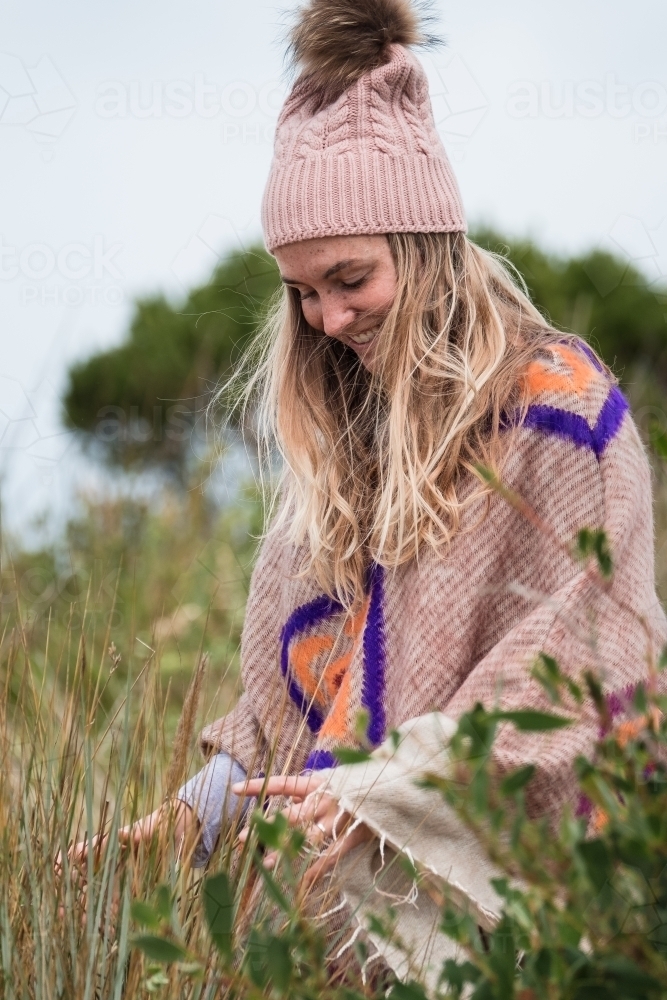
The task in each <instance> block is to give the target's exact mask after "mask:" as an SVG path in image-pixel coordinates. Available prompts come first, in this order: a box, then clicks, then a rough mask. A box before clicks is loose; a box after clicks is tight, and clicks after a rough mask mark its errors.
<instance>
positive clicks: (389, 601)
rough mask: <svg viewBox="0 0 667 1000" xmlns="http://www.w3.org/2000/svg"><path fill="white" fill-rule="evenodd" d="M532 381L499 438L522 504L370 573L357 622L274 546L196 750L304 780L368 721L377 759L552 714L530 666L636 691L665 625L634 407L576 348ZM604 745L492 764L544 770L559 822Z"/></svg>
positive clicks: (509, 735) (519, 751)
mask: <svg viewBox="0 0 667 1000" xmlns="http://www.w3.org/2000/svg"><path fill="white" fill-rule="evenodd" d="M525 381H526V387H527V391H528V399H529V405H528V408H527V410H526V411H525V414H524V416H523V418H522V419H521V422H520V425H519V426H515V427H514V429H513V430H512V431H511V432H508V435H509V436H508V442H511V446H510V449H509V452H508V454H507V457H506V461H505V464H504V467H503V473H502V479H503V484H504V485H505V486H507V487H508V488H509V489H510V490H512V491H514V492H515V493H516V494H518V495H520V497H521V498H522V500H523V502H524V504H525V505H527V506H525V507H524V509H517V505H516V504H512V503H510V502H508V499H507V494H505V495H504V496H503V495H502V493H501V492H497V491H496V492H493V493H492V495H491V496H490V497H486V498H481V499H480V500H479V502H478V503H477V502H476V503H474V504H472V505H471V506H470V507H468V508H467V509H466V510H465V513H464V515H463V518H462V524H461V530H460V531H459V532H458V533H457V534H456V535H455V537H454V539H453V540H452V542H451V544H450V545H449V547H448V549H447V550H446V551H444V552H442V553H440V554H438V553H436V552H434V551H432V550H431V549H430V548H425V549H424V551H423V552H422V553H421V554H420V557H419V559H417V560H413V561H412V562H410V563H408V564H406V565H403V566H401V567H399V568H398V569H392V570H388V569H384V568H383V567H381V566H379V565H374V566H372V567H371V570H370V572H369V593H368V598H367V600H366V602H365V604H364V606H363V607H362V608H361V610H360V611H359V612H358V613H356V614H354V615H352V614H350V613H347V612H346V611H345V610H344V609H343V608H342V607H341V605H339V604H338V603H337V602H336V601H334V600H332V599H331V598H329V597H327V596H324V595H322V593H321V592H320V591H319V590H318V587H317V584H316V583H315V582H313V580H311V579H303V578H302V579H297V578H296V570H297V567H298V566H299V564H300V562H301V558H302V556H303V552H302V551H301V550H299V549H297V548H295V547H293V546H291V545H288V544H286V543H285V542H284V540H282V539H281V538H280V537H279V535H277V534H270V535H269V536H268V538H267V540H266V541H265V543H264V545H263V547H262V549H261V552H260V555H259V559H258V562H257V564H256V567H255V570H254V573H253V577H252V583H251V590H250V595H249V600H248V605H247V611H246V619H245V627H244V632H243V641H242V680H243V685H244V689H245V690H244V693H243V694H242V695H241V698H240V700H239V702H238V704H237V706H236V708H235V709H234V710H233V711H232V712H231V713H230V714H228V715H227V716H225V717H224V718H223V719H220V720H218V721H217V722H215V723H213V724H212V725H209V726H208V727H207V728H206V729H205V730H204V731H203V733H202V743H203V746H204V748H205V751H206V752H209V753H210V752H211V751H212V750H213V751H215V750H225V751H227V752H228V753H230V754H232V755H233V756H234V757H235V758H236V759H237V760H238V761H240V763H241V764H242V765H243V767H244V768H245V769H246V770H247V771H248V772H249V773H260V772H268V771H271V772H272V773H298V772H300V771H301V770H303V769H304V768H315V769H317V768H327V767H331V766H332V765H333V764H334V763H335V761H334V758H333V756H332V750H333V749H334V748H336V747H339V746H343V745H347V746H353V745H355V744H356V743H357V742H358V733H357V728H358V720H359V717H360V711H361V710H363V711H364V712H365V713H366V718H367V739H368V740H369V741H370V743H371V744H372V745H373V746H377V745H379V744H380V743H381V742H382V740H383V739H384V738H385V736H386V735H387V734H388V733H389V732H390V731H391V730H393V729H395V728H397V727H398V726H399V725H401V724H403V723H404V722H406V721H407V720H409V719H413V718H415V717H417V716H422V715H425V714H426V713H429V712H432V711H440V712H442V713H445V714H446V715H447V716H448V717H449V718H451V719H456V718H458V717H459V716H460V715H461V714H462V713H463V712H464V711H466V710H468V709H470V708H472V707H473V706H474V705H475V703H477V702H480V701H481V702H482V703H484V704H485V705H486V706H487V707H491V706H493V705H494V704H499V705H501V706H502V707H503V708H506V709H511V708H525V707H535V708H542V709H544V710H547V711H548V710H549V709H550V704H549V702H548V699H547V697H546V694H545V692H544V691H543V689H542V687H541V686H540V685H539V683H538V682H537V681H536V680H534V679H533V677H532V676H531V667H532V665H533V664H534V662H535V660H536V658H537V656H538V654H539V653H540V652H545V653H547V654H549V655H551V656H552V657H555V658H556V660H557V661H558V662H559V664H560V666H561V668H562V669H563V670H564V671H565V672H567V673H568V674H570V675H571V676H573V677H575V678H578V677H579V676H580V675H581V672H582V670H584V669H586V668H593V669H594V670H596V671H597V672H598V673H599V675H600V676H601V678H602V679H603V682H604V687H605V690H606V691H607V692H608V693H609V694H614V693H617V694H619V695H621V694H622V693H623V692H625V691H626V690H627V689H628V688H629V687H630V686H632V685H634V684H636V683H637V682H638V681H639V680H640V679H641V678H643V677H644V676H645V675H646V673H647V669H648V664H649V662H651V661H652V660H655V658H656V657H657V655H658V654H659V653H660V651H661V649H662V647H663V645H664V643H665V641H666V640H667V619H666V618H665V615H664V612H663V610H662V608H661V606H660V604H659V601H658V598H657V596H656V593H655V587H654V562H653V519H652V502H651V481H650V470H649V465H648V462H647V459H646V456H645V453H644V450H643V447H642V444H641V442H640V439H639V436H638V433H637V429H636V427H635V424H634V422H633V420H632V418H631V415H630V413H629V410H628V405H627V403H626V401H625V399H624V397H623V395H622V394H621V392H620V390H619V388H618V387H617V386H616V385H615V384H614V383H613V382H612V381H611V380H610V378H609V376H608V375H607V373H606V372H605V371H604V370H603V368H602V366H601V365H600V364H599V362H598V361H597V358H596V357H595V355H594V354H593V353H592V352H591V351H590V349H589V348H587V347H586V346H585V345H583V344H581V345H579V344H576V343H558V344H555V345H552V346H550V347H546V348H544V349H542V350H541V351H540V353H539V355H538V356H537V357H536V359H535V360H534V361H533V362H532V363H531V364H530V366H529V368H528V370H527V372H526V376H525ZM469 485H472V481H471V483H470V484H469ZM463 486H464V489H465V488H466V487H465V483H464V484H463ZM527 511H528V516H527ZM531 512H532V513H531ZM582 528H590V529H598V528H603V529H604V531H605V532H606V535H607V539H608V543H609V547H610V550H611V556H612V560H613V575H612V578H611V580H604V579H603V578H602V577H601V576H600V574H599V572H598V569H597V566H596V565H593V564H592V563H587V564H584V563H582V562H581V561H578V560H577V558H576V557H575V555H574V554H573V542H574V540H575V539H576V536H577V533H578V532H579V530H580V529H582ZM597 736H598V732H597V723H596V720H595V717H594V714H593V712H592V711H591V712H590V714H587V713H586V712H584V714H583V716H582V718H581V721H579V722H578V723H577V725H576V726H574V727H568V728H567V729H565V730H559V731H557V732H554V733H548V734H542V733H540V734H534V735H532V734H517V733H516V731H515V730H514V729H513V728H512V727H509V726H508V727H505V728H504V729H502V730H501V732H500V733H499V736H498V738H497V740H496V744H495V747H494V753H496V754H497V755H498V760H499V763H500V764H501V767H503V768H507V769H513V768H514V767H518V766H520V765H521V764H522V763H524V762H526V761H527V760H529V761H532V762H533V763H535V764H536V766H537V771H536V776H535V778H534V779H533V781H532V782H531V784H530V786H529V789H530V791H529V802H528V805H529V808H530V809H531V811H532V812H551V811H552V810H556V809H559V808H560V807H561V806H562V805H563V803H564V802H565V801H566V800H567V799H568V798H569V797H570V796H571V795H572V794H573V792H574V787H575V784H574V782H573V781H572V780H571V777H572V772H571V768H572V763H573V760H574V758H575V757H576V756H577V755H578V754H580V753H589V752H590V751H591V749H592V746H593V743H594V741H595V739H596V738H597Z"/></svg>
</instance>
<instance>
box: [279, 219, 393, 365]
mask: <svg viewBox="0 0 667 1000" xmlns="http://www.w3.org/2000/svg"><path fill="white" fill-rule="evenodd" d="M274 252H275V256H276V260H277V261H278V267H279V269H280V274H281V277H282V279H283V281H284V282H285V284H286V285H290V286H291V287H293V288H296V290H297V291H298V293H299V297H300V299H301V308H302V310H303V315H304V319H305V320H306V322H307V323H308V324H309V325H310V326H312V327H313V328H314V329H315V330H321V331H322V333H323V334H325V335H326V336H327V337H335V338H336V339H337V340H340V341H341V342H342V343H343V344H346V345H347V346H348V347H351V348H352V350H353V351H356V353H357V354H358V355H359V360H360V361H361V362H362V364H363V365H364V366H365V367H366V368H368V370H369V371H373V364H374V360H375V358H376V357H377V343H376V338H377V332H378V330H379V328H380V325H381V323H382V320H383V319H384V317H385V316H386V315H387V312H388V311H389V308H390V307H391V304H392V302H393V300H394V296H395V294H396V267H395V265H394V259H393V257H392V255H391V250H390V248H389V241H388V240H387V237H386V236H322V237H320V238H318V239H314V240H303V241H302V242H300V243H290V244H289V245H288V246H284V247H279V248H278V249H277V250H275V251H274Z"/></svg>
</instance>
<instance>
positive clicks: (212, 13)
mask: <svg viewBox="0 0 667 1000" xmlns="http://www.w3.org/2000/svg"><path fill="white" fill-rule="evenodd" d="M294 6H295V5H294V4H289V3H288V4H287V5H275V4H269V3H266V2H262V0H245V2H244V3H229V2H217V3H215V4H214V3H212V2H210V0H190V2H189V3H188V4H185V3H182V2H176V0H160V3H158V2H156V0H132V2H129V0H114V3H113V4H111V3H102V2H100V0H85V2H84V0H60V2H54V0H51V2H50V3H47V2H46V0H20V2H18V0H5V2H4V4H3V8H2V13H0V29H1V30H0V39H1V41H0V47H1V49H2V52H0V240H1V242H0V323H1V325H0V499H1V502H2V516H3V522H4V526H5V529H6V530H9V531H11V532H14V533H16V532H19V533H23V534H25V535H26V537H27V536H28V535H29V533H30V525H32V524H33V522H34V521H35V518H37V517H38V516H40V515H44V516H45V517H46V523H47V524H49V523H51V524H55V525H57V524H61V523H62V521H63V519H64V518H66V516H67V515H68V513H70V512H71V511H72V510H73V509H74V503H75V497H76V495H77V492H78V491H80V490H94V489H101V488H105V489H107V488H108V487H109V479H108V477H106V478H105V477H103V476H102V475H101V473H100V472H99V470H96V469H95V467H94V466H93V465H91V463H90V462H89V461H87V460H86V459H85V458H83V457H82V455H81V453H80V452H79V450H78V448H77V447H76V445H75V444H74V442H73V441H72V438H71V436H70V435H68V434H66V433H64V432H63V429H62V425H61V422H60V416H59V414H60V404H59V398H60V395H61V393H62V389H63V386H64V384H65V380H66V373H67V369H68V366H69V365H71V364H72V363H74V362H76V361H77V360H81V359H83V358H86V357H87V356H89V355H90V354H92V353H94V352H96V351H97V350H99V349H101V348H104V347H107V346H110V345H113V344H116V343H118V342H120V341H121V340H122V338H123V337H124V336H125V334H126V332H127V329H128V325H129V321H130V318H131V315H132V304H133V301H134V300H135V299H136V297H137V296H142V295H147V294H152V293H157V292H163V293H164V294H166V295H168V296H169V297H170V298H172V299H173V300H174V301H178V299H179V297H181V296H182V295H183V294H184V292H185V290H186V289H187V288H189V287H191V286H192V285H193V284H195V283H196V282H198V281H202V280H205V279H206V277H207V276H208V275H209V274H210V272H211V270H212V268H213V266H214V264H215V263H216V261H217V259H218V257H219V256H220V254H222V253H224V252H225V250H228V249H230V248H231V247H238V246H247V245H249V244H251V243H252V242H253V241H256V240H260V239H261V230H260V225H259V206H260V199H261V194H262V189H263V186H264V181H265V178H266V175H267V172H268V168H269V163H270V158H271V146H272V133H273V128H274V124H275V120H276V117H277V113H278V109H279V107H280V103H281V101H282V99H283V97H284V95H285V93H286V87H287V85H288V80H287V77H286V74H285V66H284V61H283V48H284V46H283V42H282V40H281V39H282V35H283V32H284V25H285V21H286V17H288V16H289V12H290V10H293V9H294ZM433 6H434V11H435V13H436V14H437V15H438V19H439V30H440V33H441V34H442V35H443V36H444V37H445V39H446V45H445V46H444V47H442V48H441V49H438V50H434V51H431V52H429V53H426V54H424V56H423V61H424V63H425V65H426V68H427V72H428V75H429V80H430V84H431V96H432V102H433V107H434V114H435V118H436V123H437V126H438V129H439V131H440V134H441V135H442V138H443V141H444V143H445V146H446V148H447V150H448V153H449V155H450V157H451V160H452V163H453V165H454V169H455V172H456V174H457V177H458V180H459V184H460V187H461V191H462V195H463V201H464V204H465V206H466V211H467V215H468V219H469V222H470V224H471V225H472V226H475V225H480V224H491V225H494V226H495V227H496V228H498V229H499V230H500V231H501V232H503V233H506V234H507V235H508V236H510V235H515V236H516V235H527V236H530V237H532V238H534V239H535V240H536V241H538V242H539V243H540V244H541V245H542V246H544V247H545V248H548V249H551V250H553V251H556V252H559V253H577V252H580V251H584V250H587V249H590V248H592V247H605V248H608V249H612V250H613V251H614V252H616V253H618V254H619V255H621V256H625V257H626V258H627V259H630V260H634V261H635V263H637V264H638V265H639V266H640V267H641V268H642V269H644V270H645V271H646V273H647V274H648V275H649V276H650V278H651V280H655V281H656V282H659V281H660V280H664V281H667V59H666V58H665V50H664V39H665V38H666V37H667V4H666V3H665V2H664V0H635V2H634V3H628V2H627V0H576V2H575V0H561V2H560V3H559V4H555V3H550V4H545V3H539V4H538V3H535V2H534V0H533V2H529V0H502V2H500V3H499V2H497V0H496V2H492V0H467V2H466V3H458V4H455V3H453V2H450V0H435V3H434V5H433Z"/></svg>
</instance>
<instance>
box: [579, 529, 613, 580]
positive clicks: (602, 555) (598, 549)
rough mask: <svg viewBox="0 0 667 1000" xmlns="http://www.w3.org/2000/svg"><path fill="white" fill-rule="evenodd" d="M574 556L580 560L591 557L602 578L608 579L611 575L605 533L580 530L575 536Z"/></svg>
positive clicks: (596, 530) (609, 555)
mask: <svg viewBox="0 0 667 1000" xmlns="http://www.w3.org/2000/svg"><path fill="white" fill-rule="evenodd" d="M574 554H575V557H576V558H578V559H581V560H585V559H588V558H589V557H591V556H593V557H594V558H595V559H596V561H597V564H598V569H599V570H600V573H601V574H602V576H605V577H610V576H611V575H612V570H613V566H612V561H611V552H610V551H609V543H608V541H607V535H606V533H605V532H604V531H603V530H602V529H601V528H597V529H592V528H582V529H581V531H580V532H579V533H578V534H577V540H576V543H575V546H574Z"/></svg>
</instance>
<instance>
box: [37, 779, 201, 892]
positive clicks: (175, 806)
mask: <svg viewBox="0 0 667 1000" xmlns="http://www.w3.org/2000/svg"><path fill="white" fill-rule="evenodd" d="M172 824H173V834H174V841H175V844H176V845H177V850H181V849H182V846H183V844H190V843H192V842H193V840H192V838H193V837H194V834H195V825H196V828H198V826H199V823H198V821H197V819H196V817H195V814H194V811H193V810H192V809H191V808H190V806H189V805H188V804H187V803H186V802H181V801H180V799H179V800H176V801H174V802H171V803H169V802H167V803H165V804H164V805H161V806H160V807H159V809H156V810H155V811H154V812H152V813H150V814H149V815H148V816H143V817H142V818H141V819H138V820H136V822H135V823H132V824H131V825H129V826H124V827H121V829H120V830H119V831H118V841H119V843H120V845H121V847H123V848H130V849H132V850H134V851H137V850H138V849H139V847H140V845H141V844H142V843H143V842H144V841H149V840H151V839H152V838H153V837H155V836H157V835H158V834H159V833H163V834H164V833H166V831H167V829H168V828H169V825H172ZM108 840H109V835H108V834H106V833H96V834H95V836H94V837H93V838H92V839H90V840H88V839H85V840H80V841H79V843H78V844H73V845H72V847H70V849H69V851H68V852H67V857H68V859H69V863H70V866H71V870H72V874H73V875H74V877H75V879H76V881H77V883H78V884H84V885H85V880H86V875H87V866H88V853H89V851H91V850H92V851H93V868H97V865H98V863H99V860H100V858H101V856H102V854H103V853H104V850H105V848H106V846H107V843H108ZM55 869H56V874H57V875H61V874H62V869H63V859H62V855H61V852H58V855H57V856H56V860H55Z"/></svg>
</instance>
